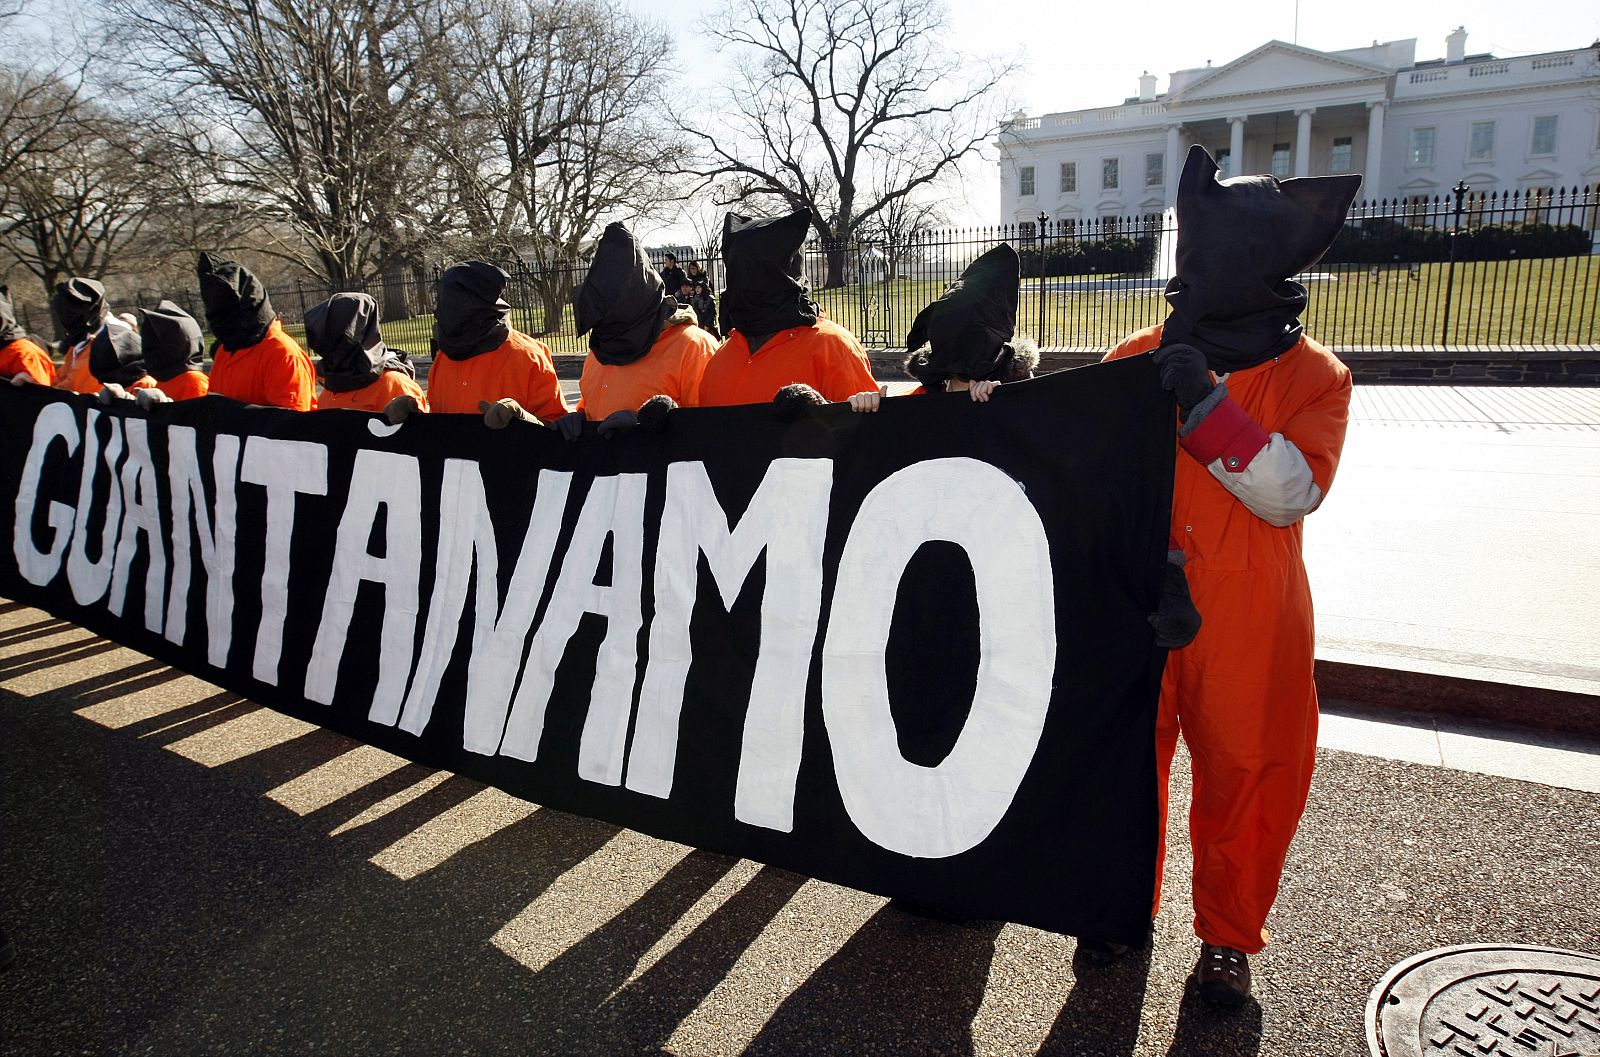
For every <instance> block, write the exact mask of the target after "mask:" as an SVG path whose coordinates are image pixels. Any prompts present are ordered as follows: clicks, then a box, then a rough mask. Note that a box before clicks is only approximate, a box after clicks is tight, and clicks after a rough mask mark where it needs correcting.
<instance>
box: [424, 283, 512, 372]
mask: <svg viewBox="0 0 1600 1057" xmlns="http://www.w3.org/2000/svg"><path fill="white" fill-rule="evenodd" d="M508 278H510V277H509V276H507V275H506V273H505V272H503V271H501V270H500V269H499V268H496V267H495V266H494V265H492V264H488V263H486V262H484V261H463V262H462V263H461V264H454V265H451V266H450V267H449V268H447V269H446V270H445V273H444V274H443V275H441V276H440V277H439V287H438V290H437V292H436V294H435V298H434V314H433V347H434V348H435V349H436V350H438V351H439V352H441V353H443V354H444V355H446V356H448V357H450V359H452V360H470V359H472V357H474V356H479V355H481V354H483V353H485V352H492V351H493V350H495V349H498V348H499V347H500V346H501V345H503V344H505V340H506V339H507V338H509V337H510V336H511V306H510V305H509V304H507V303H506V302H505V301H504V300H503V299H502V298H501V297H500V295H501V294H502V293H503V292H505V288H506V280H507V279H508Z"/></svg>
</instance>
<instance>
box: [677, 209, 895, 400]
mask: <svg viewBox="0 0 1600 1057" xmlns="http://www.w3.org/2000/svg"><path fill="white" fill-rule="evenodd" d="M810 224H811V214H810V213H809V212H808V211H806V210H804V209H802V210H800V211H799V212H796V213H791V214H789V215H788V216H785V217H776V218H772V219H767V218H762V217H745V216H740V215H739V214H737V213H729V214H728V215H727V217H726V218H725V219H724V221H723V226H722V252H723V255H724V258H725V260H726V263H727V269H728V288H727V289H726V290H724V291H723V293H722V309H721V312H722V319H721V322H722V332H723V333H724V334H726V335H727V336H728V337H727V340H726V341H724V342H723V343H722V346H721V348H719V349H717V353H716V355H715V356H713V357H712V358H711V362H710V363H709V364H707V365H706V370H705V374H704V375H703V376H702V377H701V379H700V405H701V406H702V407H721V406H725V405H728V404H757V403H764V402H766V401H773V402H774V403H776V404H777V405H778V408H779V414H780V417H784V418H789V417H792V416H793V415H795V414H798V412H799V410H801V409H803V408H804V407H805V406H806V405H808V404H814V403H822V402H824V401H844V400H849V399H850V397H851V395H852V394H853V393H859V392H862V391H863V390H867V389H876V388H877V385H878V383H877V382H875V381H874V380H873V378H872V366H871V364H870V363H868V362H867V354H866V350H865V349H863V348H862V347H861V343H860V342H859V341H857V340H856V338H855V335H854V334H851V333H850V332H849V331H848V330H846V329H844V328H843V327H841V326H839V325H838V324H837V323H834V322H833V321H832V320H829V319H827V318H825V317H824V316H823V315H822V311H821V309H819V308H818V307H817V303H816V302H815V301H813V300H811V298H810V297H809V296H808V294H809V291H810V287H809V286H808V285H807V283H806V280H805V275H804V271H803V270H802V268H801V257H800V247H801V246H802V245H804V244H805V239H806V231H807V230H809V228H810Z"/></svg>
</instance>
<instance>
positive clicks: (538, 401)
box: [517, 338, 571, 422]
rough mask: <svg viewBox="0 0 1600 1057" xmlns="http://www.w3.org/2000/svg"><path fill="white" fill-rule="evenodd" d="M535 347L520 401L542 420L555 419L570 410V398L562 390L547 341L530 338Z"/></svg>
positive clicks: (529, 360)
mask: <svg viewBox="0 0 1600 1057" xmlns="http://www.w3.org/2000/svg"><path fill="white" fill-rule="evenodd" d="M528 343H529V344H530V345H531V346H533V348H532V349H531V350H530V354H529V356H528V373H527V378H526V381H525V382H524V385H523V391H522V394H521V396H520V397H519V399H518V400H517V402H518V403H519V404H521V405H522V406H523V407H524V408H525V409H527V410H528V411H530V412H532V413H533V415H534V417H535V418H537V419H538V420H539V421H541V422H554V421H555V420H556V419H558V418H560V417H561V416H563V415H565V414H566V413H567V412H568V411H569V410H571V409H570V408H569V407H567V398H566V397H565V396H563V395H562V393H561V380H560V379H559V378H557V377H556V367H555V362H554V361H553V360H552V359H551V358H550V350H549V348H548V347H546V345H545V344H544V342H542V341H536V340H534V339H532V338H529V339H528Z"/></svg>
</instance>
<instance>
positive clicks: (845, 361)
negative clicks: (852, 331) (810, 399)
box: [821, 336, 878, 403]
mask: <svg viewBox="0 0 1600 1057" xmlns="http://www.w3.org/2000/svg"><path fill="white" fill-rule="evenodd" d="M827 351H828V366H827V370H826V371H825V372H824V374H823V384H822V387H821V391H822V396H823V398H824V399H826V400H828V401H830V402H832V403H839V402H840V401H844V400H849V399H850V398H851V397H852V396H854V395H856V394H857V393H867V392H872V393H875V392H877V391H878V382H877V380H876V379H875V378H873V377H872V366H871V364H870V363H869V362H868V360H867V354H866V352H865V351H863V350H862V349H861V348H860V347H859V346H858V345H855V344H854V343H853V342H851V341H847V340H845V339H844V338H843V337H838V336H835V337H833V339H832V340H831V341H829V343H828V350H827Z"/></svg>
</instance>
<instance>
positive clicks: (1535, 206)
mask: <svg viewBox="0 0 1600 1057" xmlns="http://www.w3.org/2000/svg"><path fill="white" fill-rule="evenodd" d="M1555 193H1556V189H1555V188H1554V187H1530V188H1528V190H1527V191H1526V192H1525V196H1524V197H1523V199H1522V222H1523V223H1524V224H1543V223H1546V222H1547V218H1546V216H1545V214H1546V213H1548V212H1549V211H1550V199H1552V198H1554V197H1555Z"/></svg>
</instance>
